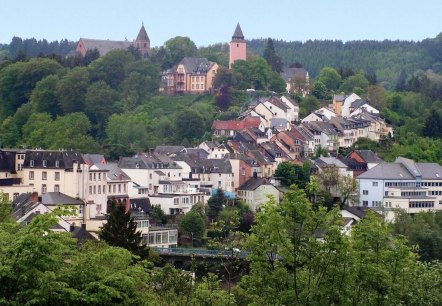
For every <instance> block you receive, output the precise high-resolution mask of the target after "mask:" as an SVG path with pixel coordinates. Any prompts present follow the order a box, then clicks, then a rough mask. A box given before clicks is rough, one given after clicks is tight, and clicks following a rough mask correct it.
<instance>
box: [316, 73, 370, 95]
mask: <svg viewBox="0 0 442 306" xmlns="http://www.w3.org/2000/svg"><path fill="white" fill-rule="evenodd" d="M321 71H322V70H321ZM369 85H370V83H369V82H368V80H367V79H366V78H365V76H364V75H362V74H359V73H358V74H355V75H352V76H350V77H348V78H346V79H345V80H344V81H343V82H342V84H341V86H340V88H339V90H340V91H343V92H354V93H356V94H357V95H363V94H366V93H367V91H368V86H369Z"/></svg>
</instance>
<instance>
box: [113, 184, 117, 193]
mask: <svg viewBox="0 0 442 306" xmlns="http://www.w3.org/2000/svg"><path fill="white" fill-rule="evenodd" d="M112 191H113V193H116V192H117V185H115V184H114V186H113V187H112Z"/></svg>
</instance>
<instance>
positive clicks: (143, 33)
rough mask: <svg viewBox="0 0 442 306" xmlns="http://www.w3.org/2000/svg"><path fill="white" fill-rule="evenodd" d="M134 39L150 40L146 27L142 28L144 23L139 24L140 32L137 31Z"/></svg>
mask: <svg viewBox="0 0 442 306" xmlns="http://www.w3.org/2000/svg"><path fill="white" fill-rule="evenodd" d="M135 41H150V40H149V36H147V32H146V29H145V28H144V23H143V24H142V25H141V29H140V32H138V36H137V39H136V40H135Z"/></svg>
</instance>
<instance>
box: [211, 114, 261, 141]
mask: <svg viewBox="0 0 442 306" xmlns="http://www.w3.org/2000/svg"><path fill="white" fill-rule="evenodd" d="M246 128H258V129H260V130H261V131H263V132H264V131H265V127H264V125H263V124H262V122H261V120H260V118H259V117H252V116H247V117H245V118H243V119H242V120H215V121H213V124H212V133H213V136H215V137H219V136H226V137H233V136H235V135H236V133H237V132H239V131H242V130H244V129H246Z"/></svg>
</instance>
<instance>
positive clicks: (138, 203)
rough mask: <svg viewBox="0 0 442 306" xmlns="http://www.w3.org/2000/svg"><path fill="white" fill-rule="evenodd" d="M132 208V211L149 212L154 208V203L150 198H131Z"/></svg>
mask: <svg viewBox="0 0 442 306" xmlns="http://www.w3.org/2000/svg"><path fill="white" fill-rule="evenodd" d="M130 209H131V211H132V212H136V213H139V212H143V213H146V214H148V213H149V212H150V210H151V209H152V205H151V204H150V200H149V199H148V198H140V199H130Z"/></svg>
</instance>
